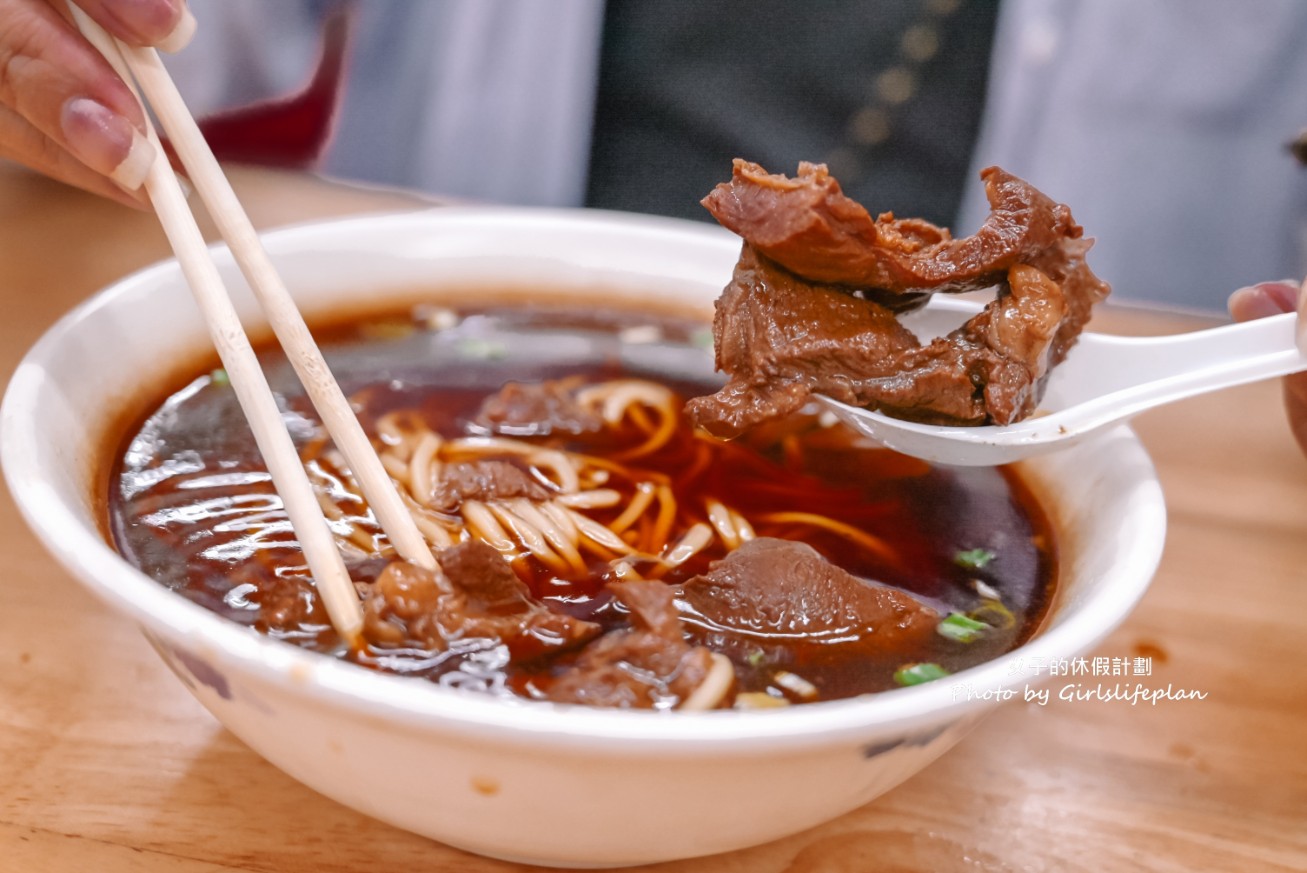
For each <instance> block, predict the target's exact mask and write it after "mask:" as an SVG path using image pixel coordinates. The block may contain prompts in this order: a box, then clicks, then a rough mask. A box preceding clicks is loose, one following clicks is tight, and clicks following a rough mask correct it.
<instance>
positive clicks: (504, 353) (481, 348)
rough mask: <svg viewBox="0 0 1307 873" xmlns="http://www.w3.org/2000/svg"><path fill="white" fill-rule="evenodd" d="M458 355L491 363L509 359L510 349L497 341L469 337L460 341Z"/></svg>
mask: <svg viewBox="0 0 1307 873" xmlns="http://www.w3.org/2000/svg"><path fill="white" fill-rule="evenodd" d="M458 353H459V354H460V355H462V356H463V357H465V358H476V359H477V360H481V361H491V360H498V359H500V358H506V357H508V347H507V346H505V345H504V344H503V343H501V342H496V341H495V340H487V339H479V338H477V337H467V338H466V339H463V340H460V341H459V343H458Z"/></svg>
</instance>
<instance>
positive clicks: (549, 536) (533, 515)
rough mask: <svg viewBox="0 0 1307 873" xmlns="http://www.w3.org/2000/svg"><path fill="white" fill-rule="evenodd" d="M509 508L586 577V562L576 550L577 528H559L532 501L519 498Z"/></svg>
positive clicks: (576, 570)
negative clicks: (542, 535) (528, 523)
mask: <svg viewBox="0 0 1307 873" xmlns="http://www.w3.org/2000/svg"><path fill="white" fill-rule="evenodd" d="M509 507H510V508H511V509H512V510H513V512H514V514H516V515H517V516H518V517H520V518H523V519H525V520H526V521H528V522H530V523H531V525H532V526H533V527H535V528H536V529H537V530H539V531H540V533H542V534H544V537H545V539H546V540H548V541H549V545H551V546H552V547H553V549H554V551H555V552H557V553H558V554H559V555H561V556H562V558H563V560H564V561H566V562H567V563H568V564H569V565H570V567H571V569H572V570H574V571H575V572H577V573H580V574H581V575H585V572H586V566H585V561H583V560H581V553H580V552H578V551H577V550H576V542H575V537H576V536H577V534H576V528H575V527H572V528H565V527H561V526H559V525H558V524H557V523H556V522H555V521H553V520H552V519H550V518H549V517H548V516H547V515H545V514H544V513H543V512H542V511H541V510H540V508H539V507H537V506H536V505H535V504H534V503H532V502H531V501H530V500H527V499H525V498H518V499H517V500H513V501H510V502H509Z"/></svg>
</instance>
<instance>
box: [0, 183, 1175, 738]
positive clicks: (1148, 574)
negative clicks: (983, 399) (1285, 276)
mask: <svg viewBox="0 0 1307 873" xmlns="http://www.w3.org/2000/svg"><path fill="white" fill-rule="evenodd" d="M469 222H470V223H472V224H480V225H485V226H490V227H495V226H502V225H504V224H507V225H512V226H517V227H519V228H527V229H530V228H532V227H536V228H547V229H549V230H554V231H557V230H560V229H563V230H568V231H578V232H584V231H594V230H595V229H596V228H602V229H603V230H604V231H612V230H614V229H618V230H619V232H625V231H633V232H635V233H639V234H655V235H659V236H666V235H669V234H670V235H671V236H673V237H677V238H680V240H681V241H682V242H683V243H685V244H693V245H707V246H729V247H730V248H731V250H732V253H733V252H734V251H735V249H736V247H737V246H738V239H737V238H736V237H735V236H734V235H732V234H727V233H724V232H722V231H721V230H720V229H719V228H713V227H710V226H706V225H698V224H696V223H693V222H687V221H683V220H678V219H670V218H663V217H657V216H638V215H632V214H626V213H610V212H603V211H599V210H560V209H532V208H519V207H481V206H478V207H461V206H447V207H438V208H434V209H429V210H417V211H405V212H400V213H377V214H370V215H363V216H353V217H349V218H343V219H331V220H326V221H313V222H306V223H302V224H297V225H292V226H288V227H283V228H278V229H276V230H273V231H270V232H268V233H266V234H263V235H262V240H263V242H264V244H265V245H266V246H267V248H268V250H269V252H270V253H271V254H272V255H273V256H274V258H275V257H276V255H277V254H278V252H286V251H294V250H296V249H300V248H303V247H304V246H306V245H308V246H312V245H315V244H316V245H321V244H322V243H323V242H324V241H326V240H330V239H332V238H338V239H348V238H350V237H352V236H353V235H354V234H357V233H364V234H371V233H384V232H385V231H386V230H387V229H391V230H393V229H396V228H400V227H414V226H420V227H422V228H424V229H425V228H430V229H432V230H435V231H438V230H439V229H440V228H441V227H442V226H447V225H451V224H459V225H464V226H466V225H467V224H468V223H469ZM210 250H211V251H212V252H213V253H214V254H215V257H216V258H217V259H218V260H219V261H220V262H221V261H222V259H223V258H224V257H227V252H226V247H225V246H224V245H222V244H216V245H213V246H211V247H210ZM733 256H734V255H733V254H732V257H733ZM179 280H180V270H179V268H178V266H177V264H176V262H175V261H174V260H164V261H161V262H158V263H156V264H153V265H150V266H147V267H145V268H143V269H141V270H138V271H136V272H135V273H132V274H130V275H128V276H126V277H124V278H122V279H120V280H118V281H117V282H114V283H113V284H111V285H109V286H107V287H106V288H104V289H102V290H100V291H99V292H97V293H96V294H94V295H93V296H92V297H90V298H88V299H87V300H85V301H83V302H82V303H81V304H79V305H78V306H77V307H75V308H74V309H73V310H71V311H70V312H68V313H67V314H66V315H64V316H63V317H62V318H61V319H60V320H59V321H58V322H56V323H55V324H54V325H53V326H52V327H51V328H50V329H49V330H48V331H46V333H45V334H44V335H43V336H42V337H41V338H40V339H39V340H38V341H37V343H36V344H35V345H34V346H33V347H32V348H31V350H30V351H29V352H28V353H27V355H26V356H25V357H24V358H23V360H22V362H21V363H20V364H19V366H18V368H17V369H16V370H15V372H14V375H13V378H12V380H11V382H10V385H9V388H8V390H7V392H6V394H5V398H4V401H3V405H2V406H0V457H2V458H3V469H4V473H5V477H6V480H7V483H8V486H9V489H10V491H11V493H12V494H13V497H14V501H15V503H16V504H17V505H18V507H19V509H20V511H21V513H22V514H23V516H24V518H25V519H26V521H27V523H28V525H29V526H30V527H31V528H32V530H33V531H34V532H35V533H36V534H37V536H38V538H39V539H40V540H41V541H42V542H43V544H44V545H45V547H46V549H47V550H48V551H49V552H50V553H51V554H52V555H53V557H54V558H55V559H56V560H57V561H59V562H60V563H61V564H62V565H63V566H64V567H65V568H66V569H68V570H70V571H72V573H73V574H74V575H75V576H76V577H77V578H78V580H79V581H80V582H81V583H82V584H83V585H85V586H86V587H87V588H88V589H90V590H91V591H92V592H93V593H94V594H96V595H97V596H98V597H99V598H101V599H102V600H104V601H106V602H108V603H109V604H110V605H112V606H114V607H115V608H116V609H119V610H121V611H123V612H125V613H126V614H127V615H129V616H131V617H132V618H133V619H135V620H136V621H137V622H138V623H139V624H141V625H142V628H143V630H150V631H151V632H152V633H153V632H154V631H153V626H156V625H157V626H162V627H163V628H165V629H166V630H164V631H159V632H157V633H160V634H161V635H163V636H165V637H167V638H177V639H185V640H186V645H187V647H188V648H190V649H191V650H192V651H194V652H195V653H197V654H199V655H201V656H202V657H210V658H212V657H214V656H216V655H218V654H219V653H220V654H221V658H220V659H219V660H221V661H222V662H224V663H227V664H230V665H231V666H232V667H234V668H235V669H237V670H238V671H243V672H245V673H252V674H253V675H255V676H258V677H259V678H260V679H261V680H262V681H264V682H267V683H269V684H271V685H272V686H273V687H274V688H276V689H277V690H278V691H281V692H284V693H287V694H290V695H293V696H296V697H300V698H304V699H308V700H311V701H314V702H316V703H319V704H322V705H325V706H328V707H330V708H342V707H343V708H345V709H349V710H353V711H355V714H358V715H366V716H369V717H372V718H379V719H384V720H386V721H387V722H389V723H391V724H394V725H397V726H401V727H403V728H405V729H407V730H412V731H417V732H427V731H431V730H439V731H441V732H455V733H459V734H462V735H466V736H468V737H472V738H476V739H477V740H480V741H488V740H490V739H492V738H496V739H500V740H504V741H509V742H514V743H519V742H521V740H522V739H523V738H524V737H529V742H531V743H532V744H533V745H536V746H538V747H542V748H560V749H561V748H570V749H582V750H590V751H592V752H594V753H596V754H598V753H601V752H605V751H620V752H621V754H623V755H632V754H635V755H643V756H657V755H666V754H678V755H683V754H685V753H687V752H695V751H697V752H698V753H701V754H703V755H723V754H726V755H747V754H754V753H756V752H757V751H758V750H760V749H773V750H775V749H780V748H792V747H799V746H812V745H814V744H822V745H825V744H836V743H850V742H861V743H866V742H872V741H875V740H876V739H878V738H884V737H886V736H889V735H902V734H903V733H904V732H911V731H917V730H923V731H924V730H928V729H930V728H932V727H937V726H941V725H943V724H945V723H948V722H953V721H957V720H959V719H961V718H964V717H967V716H970V715H974V714H976V713H977V712H979V711H980V710H981V709H985V708H989V707H991V706H993V705H994V703H995V702H996V701H995V700H994V699H992V698H986V697H980V698H977V697H975V696H971V695H967V696H966V697H964V699H961V700H959V699H957V697H958V695H957V693H956V692H955V691H954V690H953V688H954V686H955V685H956V684H958V682H959V681H961V680H965V681H966V682H967V683H969V685H970V686H971V687H972V688H973V689H975V690H976V692H977V694H980V693H982V692H1002V691H1003V690H1005V689H1015V687H1016V686H1018V684H1021V685H1034V684H1038V683H1039V682H1041V681H1044V680H1046V678H1047V676H1046V675H1045V676H1044V677H1042V678H1040V677H1036V678H1034V679H1032V678H1031V677H1029V676H1013V675H1010V673H1011V671H1010V670H1009V669H1008V667H1007V666H1005V665H1006V664H1007V663H1008V662H1009V661H1010V660H1011V659H1013V658H1017V657H1025V658H1039V657H1043V658H1067V657H1072V656H1074V655H1076V654H1079V653H1082V652H1084V651H1086V650H1088V649H1089V648H1091V647H1092V646H1094V645H1096V644H1097V643H1098V642H1100V641H1101V640H1102V639H1104V638H1105V637H1106V636H1107V635H1108V634H1109V633H1110V632H1111V631H1112V630H1113V629H1115V628H1116V626H1117V625H1118V624H1120V622H1121V621H1122V620H1124V618H1125V617H1126V615H1127V614H1128V613H1129V612H1130V610H1131V609H1133V607H1134V606H1135V604H1136V603H1137V602H1138V601H1139V599H1140V598H1141V597H1142V596H1143V594H1144V592H1145V591H1146V589H1147V587H1148V585H1149V584H1150V582H1151V580H1152V577H1153V575H1154V573H1155V571H1156V568H1157V565H1158V564H1159V562H1160V559H1161V554H1162V549H1163V542H1164V539H1165V530H1166V514H1165V506H1164V501H1163V497H1162V491H1161V486H1160V484H1159V482H1158V480H1157V475H1156V471H1155V469H1154V467H1153V465H1152V462H1151V460H1150V459H1149V458H1148V456H1147V454H1146V452H1145V451H1144V449H1143V446H1142V445H1141V444H1140V443H1139V441H1138V439H1137V438H1136V437H1135V436H1134V434H1133V433H1132V432H1131V431H1130V430H1129V428H1128V427H1126V426H1120V427H1117V428H1115V429H1113V430H1112V431H1110V432H1109V433H1107V434H1104V435H1103V436H1102V437H1101V438H1098V439H1095V440H1093V441H1091V442H1089V443H1086V444H1084V445H1082V446H1080V447H1077V448H1076V449H1071V450H1069V451H1073V452H1074V451H1078V450H1081V449H1097V450H1100V451H1101V450H1103V449H1105V448H1109V447H1110V448H1111V449H1113V450H1114V451H1115V452H1118V453H1120V459H1121V460H1122V461H1124V462H1126V463H1128V465H1129V467H1130V469H1132V470H1135V471H1137V472H1138V479H1137V481H1135V482H1133V483H1132V484H1131V486H1130V506H1131V510H1132V512H1135V513H1136V514H1137V517H1136V519H1135V528H1136V530H1138V531H1140V532H1141V533H1142V534H1143V535H1142V536H1136V537H1135V538H1134V539H1133V540H1132V546H1131V549H1130V551H1128V552H1126V553H1124V554H1123V555H1122V556H1121V559H1120V560H1121V563H1122V564H1123V565H1124V566H1128V567H1131V568H1134V569H1135V572H1131V573H1120V574H1117V575H1116V576H1115V577H1113V578H1110V579H1108V580H1106V581H1105V582H1104V583H1103V586H1102V588H1101V590H1100V592H1099V593H1098V594H1096V595H1095V596H1094V597H1093V598H1091V599H1090V600H1089V601H1088V602H1086V603H1084V604H1082V605H1081V607H1080V608H1079V610H1078V611H1077V612H1076V613H1075V614H1073V615H1071V616H1069V617H1068V618H1066V620H1064V621H1061V622H1059V623H1057V624H1056V625H1055V626H1053V627H1051V628H1047V629H1046V630H1043V631H1041V632H1039V633H1037V634H1036V635H1035V636H1034V637H1033V638H1031V639H1030V640H1028V641H1027V642H1026V643H1024V644H1023V645H1021V646H1019V647H1018V648H1016V649H1014V650H1012V651H1010V652H1008V653H1006V654H1005V655H1004V656H1001V657H1000V658H998V659H994V660H991V661H988V662H985V663H982V664H980V665H977V666H975V667H972V668H969V669H967V670H965V671H963V672H960V673H957V674H954V677H953V679H954V681H951V682H948V683H944V682H938V681H937V682H932V683H926V684H923V685H918V686H913V687H909V688H901V689H895V690H891V691H886V692H880V693H878V694H875V695H866V696H864V697H861V698H850V699H845V700H835V701H827V702H820V703H812V704H805V705H803V706H796V707H786V708H783V709H779V710H769V711H766V712H743V711H734V710H723V711H712V712H704V713H683V712H677V713H658V712H647V711H616V710H605V709H596V708H590V707H585V706H579V705H569V704H555V703H548V702H541V701H526V700H523V701H517V700H504V699H500V698H494V697H490V696H488V695H484V694H481V693H479V692H471V691H460V690H457V689H448V688H443V687H440V686H437V685H435V684H433V683H415V682H413V681H412V680H411V679H405V678H403V677H398V676H392V675H386V674H380V673H376V672H374V671H371V670H368V669H366V668H363V667H360V666H357V665H353V664H348V663H344V662H340V661H338V660H336V659H334V658H331V657H329V656H324V655H321V654H318V653H315V652H311V651H307V650H304V649H300V648H298V647H296V646H293V645H289V644H286V643H283V642H281V641H278V640H275V639H272V638H270V637H267V636H265V635H263V634H260V633H258V632H257V631H255V630H253V629H252V628H246V627H243V626H240V625H238V624H236V623H234V622H231V621H229V620H227V619H224V618H222V617H220V616H218V615H217V614H215V613H212V612H209V611H208V610H206V609H204V608H203V607H202V606H199V605H198V604H195V603H193V602H191V601H189V600H187V599H186V598H183V597H179V596H177V595H176V594H174V593H173V592H172V591H170V590H168V589H166V588H164V587H163V586H161V585H159V584H158V583H157V582H155V581H154V580H152V579H150V578H149V577H147V576H146V575H145V574H143V573H142V572H141V571H139V570H137V569H136V568H135V567H133V566H131V565H130V564H128V563H127V562H126V560H125V559H124V558H122V557H121V556H120V555H119V554H118V553H117V552H116V551H115V550H114V549H113V548H112V547H111V546H110V545H109V543H107V542H106V541H105V539H104V538H103V537H102V536H101V532H100V530H99V529H91V528H88V527H87V526H86V525H85V524H83V522H82V521H81V520H80V519H79V518H78V517H77V514H76V513H75V512H74V511H73V509H72V508H71V507H70V506H68V505H67V504H65V503H64V502H63V501H62V500H61V499H60V498H59V497H58V496H57V495H56V494H55V492H54V491H53V489H52V488H51V487H50V486H49V485H47V484H46V483H45V482H44V481H42V479H41V477H40V475H39V465H38V463H37V461H38V459H39V458H40V457H41V454H42V448H43V447H42V445H41V443H42V441H41V440H40V439H39V436H38V434H37V433H36V429H35V428H32V427H24V426H23V424H24V423H25V422H29V421H33V420H36V418H35V417H36V416H37V414H38V412H39V404H40V399H41V393H42V392H41V386H42V383H43V380H44V374H45V367H46V364H47V363H48V362H50V361H52V360H54V359H55V357H56V356H57V355H58V354H59V351H60V348H61V346H62V345H63V344H64V343H67V342H68V337H69V334H70V333H71V332H73V331H74V330H75V328H76V327H77V326H78V325H80V324H81V323H83V322H85V321H87V320H89V319H92V318H94V317H95V315H96V313H98V312H99V311H101V310H102V309H104V308H105V307H112V306H114V305H115V302H116V301H118V300H120V299H122V298H125V297H128V296H130V295H133V294H136V293H140V292H141V291H142V290H144V289H146V288H147V287H149V286H159V285H168V284H170V283H171V282H175V281H179ZM83 478H84V477H83ZM1036 490H1037V489H1036ZM1057 609H1058V604H1057V603H1056V602H1055V603H1054V605H1053V606H1052V610H1053V611H1056V610H1057ZM1019 696H1020V695H1019V694H1018V695H1017V697H1018V698H1019Z"/></svg>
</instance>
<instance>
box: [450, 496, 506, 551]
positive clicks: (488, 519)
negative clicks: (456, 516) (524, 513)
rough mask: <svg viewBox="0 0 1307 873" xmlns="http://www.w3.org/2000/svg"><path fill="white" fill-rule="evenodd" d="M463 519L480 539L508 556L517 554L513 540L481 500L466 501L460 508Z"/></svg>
mask: <svg viewBox="0 0 1307 873" xmlns="http://www.w3.org/2000/svg"><path fill="white" fill-rule="evenodd" d="M460 510H461V511H462V513H463V519H464V520H465V521H466V522H467V525H468V527H470V528H471V529H472V532H473V533H474V534H475V535H476V536H477V538H479V539H483V540H485V541H486V542H487V543H489V544H490V545H492V546H494V547H495V548H496V549H498V550H499V551H501V552H503V553H504V554H506V555H512V554H516V553H517V547H516V546H515V545H514V543H513V540H512V538H510V537H509V535H508V534H507V533H506V532H505V531H504V529H503V528H502V527H500V526H499V522H498V521H496V520H495V517H494V516H493V515H491V514H490V510H489V509H487V508H486V505H485V504H484V503H482V502H480V501H479V500H465V501H464V502H463V505H462V506H461V507H460Z"/></svg>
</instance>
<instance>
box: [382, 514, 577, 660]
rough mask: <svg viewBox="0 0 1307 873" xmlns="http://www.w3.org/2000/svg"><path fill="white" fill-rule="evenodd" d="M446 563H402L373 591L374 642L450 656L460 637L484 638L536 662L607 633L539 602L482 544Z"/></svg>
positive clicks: (466, 547)
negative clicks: (436, 566)
mask: <svg viewBox="0 0 1307 873" xmlns="http://www.w3.org/2000/svg"><path fill="white" fill-rule="evenodd" d="M438 559H439V561H440V567H441V570H442V571H443V572H442V573H437V572H436V571H434V570H427V569H425V568H422V567H418V566H416V565H414V564H408V563H404V562H402V561H396V562H395V563H393V564H391V565H390V566H388V567H386V569H385V570H383V571H382V572H381V575H380V576H378V577H377V579H376V581H375V582H373V583H372V584H371V586H369V590H368V592H367V594H366V595H365V597H364V600H363V635H364V637H365V638H366V639H367V640H368V641H369V642H371V643H373V644H376V645H381V646H383V647H384V646H418V647H421V648H426V649H429V650H431V651H444V650H445V649H447V648H448V647H449V645H450V644H451V643H453V642H455V641H457V640H467V639H483V640H490V641H494V642H500V643H503V644H504V645H506V646H507V647H508V650H509V654H510V656H511V658H512V659H513V660H514V661H528V660H531V659H533V658H537V657H539V656H541V655H543V654H545V653H549V652H560V651H564V650H566V649H568V648H571V647H573V646H578V645H581V644H582V643H584V642H586V641H587V640H590V639H592V638H593V637H595V636H597V635H598V634H599V631H600V628H599V626H598V625H596V624H593V623H591V622H588V621H582V620H581V619H577V618H572V617H571V616H567V615H563V614H560V613H556V612H552V611H551V610H549V609H548V608H547V607H545V606H544V605H543V604H540V603H537V602H535V601H533V600H532V599H531V598H530V595H529V592H528V591H527V588H526V586H525V585H523V584H522V582H521V581H520V580H519V579H518V578H517V576H516V575H514V573H513V570H512V568H510V567H509V566H508V563H507V562H506V561H505V560H504V559H503V557H502V556H501V555H500V554H499V553H498V552H497V551H495V550H494V549H493V548H491V547H490V546H488V545H486V544H485V543H483V542H481V541H479V540H470V541H468V542H465V543H461V544H459V545H457V546H453V547H452V548H449V549H445V550H444V551H443V552H441V553H440V554H439V555H438Z"/></svg>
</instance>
